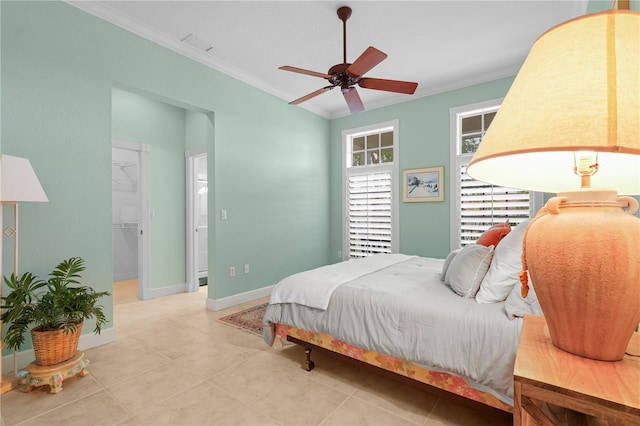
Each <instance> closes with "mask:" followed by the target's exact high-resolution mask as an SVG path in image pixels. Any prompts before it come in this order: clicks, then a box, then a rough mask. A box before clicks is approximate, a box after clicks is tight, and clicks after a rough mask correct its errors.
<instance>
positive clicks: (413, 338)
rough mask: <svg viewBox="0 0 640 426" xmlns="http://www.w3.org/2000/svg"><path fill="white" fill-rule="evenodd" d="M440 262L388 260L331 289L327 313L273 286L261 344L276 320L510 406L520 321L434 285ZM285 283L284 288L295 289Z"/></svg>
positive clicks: (304, 278) (309, 275)
mask: <svg viewBox="0 0 640 426" xmlns="http://www.w3.org/2000/svg"><path fill="white" fill-rule="evenodd" d="M386 256H389V255H375V256H371V257H369V258H365V259H360V260H358V261H357V262H360V263H363V262H364V263H368V262H371V263H372V264H376V265H379V262H380V259H376V258H377V257H386ZM366 259H370V260H366ZM388 260H391V259H388ZM396 260H398V259H396ZM351 262H352V261H349V262H343V263H341V264H336V265H328V266H326V267H323V268H318V269H315V270H312V271H307V272H303V273H300V274H296V280H299V281H300V284H299V285H300V287H301V288H302V287H307V285H305V284H304V283H305V282H308V283H316V282H317V281H318V273H320V276H323V275H324V276H327V274H328V273H329V274H330V271H327V270H331V269H332V268H339V269H340V270H344V268H345V266H346V265H348V264H349V263H351ZM443 262H444V261H443V260H442V259H432V258H422V257H407V260H404V261H399V262H396V261H390V262H388V263H389V266H386V267H383V268H376V269H377V270H376V272H375V273H371V272H368V273H364V274H361V275H358V274H356V275H358V276H357V277H354V278H352V279H350V280H346V281H345V280H341V282H340V284H339V285H337V286H332V285H330V286H329V287H331V288H332V289H333V291H332V294H331V296H330V297H329V301H328V306H327V308H326V310H325V309H321V308H317V307H309V306H305V305H304V304H302V303H297V302H295V303H294V302H293V301H288V300H287V299H286V297H284V295H283V293H280V290H279V289H278V287H279V286H280V284H278V286H276V288H275V289H274V292H273V293H274V294H279V296H278V297H277V299H276V300H277V303H275V301H274V300H272V301H271V302H270V305H269V307H268V308H267V311H266V313H265V317H264V321H263V323H264V339H265V341H266V342H267V343H268V344H269V345H272V344H273V340H274V331H273V324H275V323H281V324H287V325H291V326H294V327H298V328H302V329H306V330H311V331H316V332H324V333H328V334H330V335H332V336H334V337H336V338H338V339H340V340H343V341H345V342H348V343H351V344H353V345H356V346H360V347H363V348H365V349H369V350H373V351H376V352H380V353H383V354H387V355H391V356H394V357H397V358H401V359H405V360H409V361H412V362H415V363H418V364H421V365H423V366H426V367H427V368H431V369H435V370H441V371H446V372H449V373H453V374H456V375H459V376H461V377H463V378H465V379H466V380H467V382H468V383H469V384H471V385H472V386H475V387H477V388H478V389H481V390H483V391H488V392H491V393H493V394H494V395H495V396H496V397H498V398H500V399H501V400H503V401H505V402H506V403H509V404H513V399H512V398H513V365H514V362H515V353H516V349H517V345H518V336H519V333H520V328H521V326H522V321H521V319H515V320H510V319H508V318H507V316H506V314H505V312H504V310H503V304H504V303H495V304H479V303H476V302H475V300H473V299H464V298H461V297H460V296H458V295H457V294H455V293H454V292H453V291H452V290H451V289H450V288H449V287H447V286H445V285H444V284H443V282H442V281H441V280H440V274H441V270H442V265H443ZM361 266H362V265H360V266H359V268H360V267H361ZM323 269H327V270H323ZM319 270H320V272H319ZM285 281H287V283H286V286H291V285H294V284H292V283H291V282H290V281H291V280H289V279H285ZM292 300H298V302H299V301H300V300H301V299H300V298H299V297H297V296H296V299H292ZM310 304H312V305H314V304H315V305H318V303H313V302H311V303H310ZM320 305H322V303H320Z"/></svg>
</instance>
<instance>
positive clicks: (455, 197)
mask: <svg viewBox="0 0 640 426" xmlns="http://www.w3.org/2000/svg"><path fill="white" fill-rule="evenodd" d="M503 99H504V98H497V99H491V100H488V101H483V102H478V103H474V104H469V105H463V106H459V107H453V108H450V109H449V137H450V142H449V152H450V158H449V164H450V169H451V171H450V173H449V177H448V183H449V188H451V190H450V192H451V197H450V200H451V202H450V215H449V217H450V221H451V224H450V226H449V229H450V240H449V249H450V250H454V249H456V248H459V247H460V246H461V244H460V241H461V238H460V233H461V226H460V223H461V221H460V216H461V211H460V209H461V205H460V203H461V184H460V167H461V166H462V165H464V164H467V165H468V164H469V162H470V161H471V158H472V157H473V154H461V153H460V152H459V144H458V138H459V136H460V134H461V129H460V122H461V120H460V117H461V116H472V115H474V114H478V115H479V114H486V113H490V112H492V111H498V110H499V109H500V106H501V105H502V101H503ZM529 193H530V199H529V203H530V206H529V211H530V217H533V215H534V214H535V212H537V211H538V210H539V209H540V207H542V205H543V202H544V194H542V193H540V192H534V191H529Z"/></svg>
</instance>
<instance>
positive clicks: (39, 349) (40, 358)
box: [31, 323, 82, 366]
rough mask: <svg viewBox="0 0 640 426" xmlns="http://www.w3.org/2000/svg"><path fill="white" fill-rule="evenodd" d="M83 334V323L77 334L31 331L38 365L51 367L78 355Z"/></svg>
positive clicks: (62, 331)
mask: <svg viewBox="0 0 640 426" xmlns="http://www.w3.org/2000/svg"><path fill="white" fill-rule="evenodd" d="M80 334H82V323H80V324H79V325H78V327H77V328H76V331H75V332H70V333H65V332H64V330H52V331H38V330H37V328H34V329H32V330H31V340H32V341H33V352H34V353H35V356H36V364H38V365H42V366H49V365H55V364H60V363H61V362H65V361H67V360H69V359H71V358H73V356H74V355H75V354H76V350H77V349H78V341H79V340H80Z"/></svg>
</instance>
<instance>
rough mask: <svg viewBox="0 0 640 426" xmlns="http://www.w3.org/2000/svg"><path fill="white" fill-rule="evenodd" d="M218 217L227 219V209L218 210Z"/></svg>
mask: <svg viewBox="0 0 640 426" xmlns="http://www.w3.org/2000/svg"><path fill="white" fill-rule="evenodd" d="M220 219H222V220H227V211H226V210H220Z"/></svg>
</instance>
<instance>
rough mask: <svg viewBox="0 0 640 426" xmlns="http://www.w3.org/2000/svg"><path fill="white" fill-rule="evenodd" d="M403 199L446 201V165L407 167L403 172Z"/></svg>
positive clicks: (411, 200) (412, 201) (408, 200)
mask: <svg viewBox="0 0 640 426" xmlns="http://www.w3.org/2000/svg"><path fill="white" fill-rule="evenodd" d="M402 190H403V191H402V201H404V202H405V203H424V202H433V201H435V202H437V201H444V166H436V167H424V168H421V169H406V170H404V171H403V172H402Z"/></svg>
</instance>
